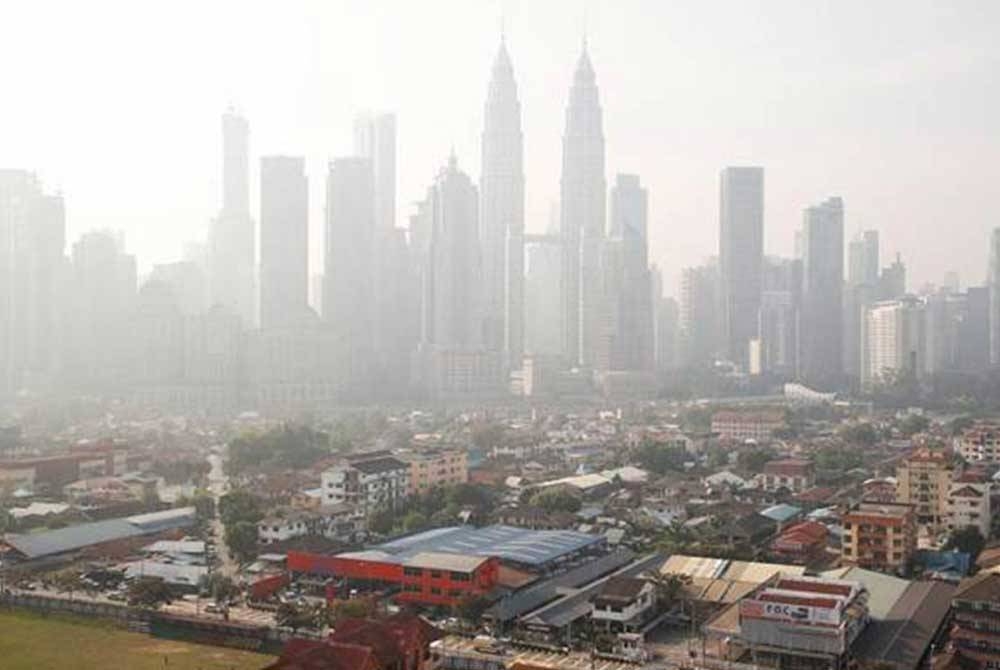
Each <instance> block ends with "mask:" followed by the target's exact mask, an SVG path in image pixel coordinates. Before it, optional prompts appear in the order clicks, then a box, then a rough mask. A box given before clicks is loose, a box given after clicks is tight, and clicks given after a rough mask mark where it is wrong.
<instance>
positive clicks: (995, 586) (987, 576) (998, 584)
mask: <svg viewBox="0 0 1000 670" xmlns="http://www.w3.org/2000/svg"><path fill="white" fill-rule="evenodd" d="M954 598H955V600H971V601H975V602H984V601H993V602H997V601H1000V575H998V574H996V573H994V572H987V573H981V574H978V575H976V576H975V577H966V578H965V579H963V580H962V581H961V582H960V583H959V585H958V590H957V591H955V596H954Z"/></svg>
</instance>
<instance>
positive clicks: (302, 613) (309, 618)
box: [274, 603, 317, 633]
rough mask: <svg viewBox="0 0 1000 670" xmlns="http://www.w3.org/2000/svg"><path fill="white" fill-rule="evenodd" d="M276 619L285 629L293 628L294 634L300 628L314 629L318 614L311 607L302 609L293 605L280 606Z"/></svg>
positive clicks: (275, 615)
mask: <svg viewBox="0 0 1000 670" xmlns="http://www.w3.org/2000/svg"><path fill="white" fill-rule="evenodd" d="M274 618H275V620H276V621H277V623H278V625H279V626H281V627H283V628H291V629H292V632H293V633H294V632H295V631H297V630H298V629H300V628H314V627H316V624H317V620H316V619H317V613H316V611H315V610H313V609H312V608H310V607H300V606H298V605H295V604H293V603H281V604H280V605H278V609H277V611H276V612H275V613H274Z"/></svg>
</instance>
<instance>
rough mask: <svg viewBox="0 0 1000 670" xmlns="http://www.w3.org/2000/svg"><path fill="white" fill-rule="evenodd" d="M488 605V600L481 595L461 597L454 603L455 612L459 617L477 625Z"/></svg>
mask: <svg viewBox="0 0 1000 670" xmlns="http://www.w3.org/2000/svg"><path fill="white" fill-rule="evenodd" d="M489 606H490V601H489V600H487V599H486V598H483V597H482V596H470V597H467V598H462V599H461V600H459V601H458V604H457V605H455V614H457V615H458V617H459V618H460V619H463V620H464V621H466V622H468V623H470V624H472V625H478V624H479V620H480V618H482V616H483V613H484V612H486V610H487V609H488V608H489Z"/></svg>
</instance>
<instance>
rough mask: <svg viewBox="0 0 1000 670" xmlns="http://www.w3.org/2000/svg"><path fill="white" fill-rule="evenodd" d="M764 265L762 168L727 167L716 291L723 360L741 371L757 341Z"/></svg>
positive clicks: (721, 200)
mask: <svg viewBox="0 0 1000 670" xmlns="http://www.w3.org/2000/svg"><path fill="white" fill-rule="evenodd" d="M763 267H764V169H763V168H760V167H727V168H726V169H724V170H723V171H722V174H721V176H720V179H719V279H720V283H719V292H720V296H719V297H720V304H721V311H720V317H721V319H722V323H721V326H722V338H723V347H724V353H725V355H726V357H727V358H728V359H729V360H731V361H733V362H734V363H736V364H737V365H739V366H741V367H742V368H744V369H746V367H747V363H748V356H749V352H750V349H749V344H750V340H751V339H753V338H755V337H757V334H758V333H757V317H758V311H759V310H760V297H761V274H762V272H763Z"/></svg>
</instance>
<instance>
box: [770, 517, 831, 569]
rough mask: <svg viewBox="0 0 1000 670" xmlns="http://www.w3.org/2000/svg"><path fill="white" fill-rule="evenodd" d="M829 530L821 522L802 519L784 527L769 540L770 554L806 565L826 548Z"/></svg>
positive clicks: (779, 558) (788, 561)
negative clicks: (772, 539)
mask: <svg viewBox="0 0 1000 670" xmlns="http://www.w3.org/2000/svg"><path fill="white" fill-rule="evenodd" d="M827 535H829V531H828V530H827V529H826V526H824V525H823V524H821V523H816V522H815V521H803V522H802V523H797V524H795V525H794V526H789V527H788V528H786V529H785V530H784V531H783V532H782V533H781V534H780V535H778V537H776V538H775V539H774V541H773V542H771V555H772V556H774V559H775V560H777V561H781V562H787V563H794V564H796V565H806V564H808V563H810V562H811V561H812V560H814V559H816V558H819V557H820V556H822V555H823V552H824V551H825V550H826V540H827Z"/></svg>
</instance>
